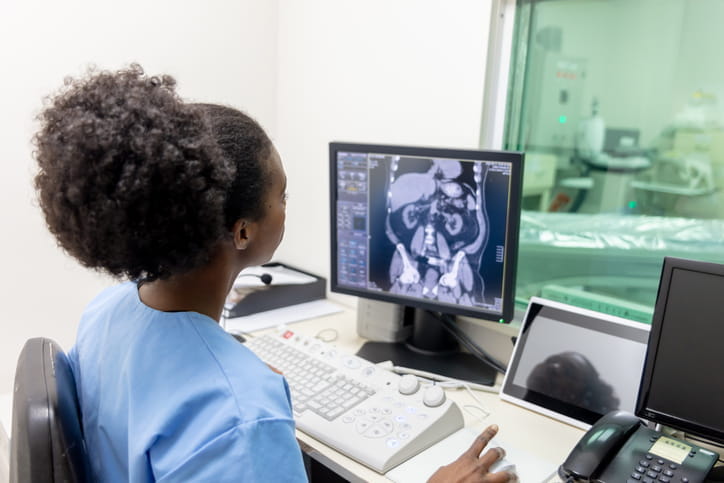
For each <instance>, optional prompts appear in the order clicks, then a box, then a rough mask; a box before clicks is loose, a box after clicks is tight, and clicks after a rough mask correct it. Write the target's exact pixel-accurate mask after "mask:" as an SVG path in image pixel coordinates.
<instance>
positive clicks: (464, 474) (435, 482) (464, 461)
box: [428, 424, 518, 483]
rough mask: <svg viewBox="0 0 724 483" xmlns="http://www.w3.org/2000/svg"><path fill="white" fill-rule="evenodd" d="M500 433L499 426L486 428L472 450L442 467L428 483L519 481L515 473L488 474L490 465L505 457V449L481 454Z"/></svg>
mask: <svg viewBox="0 0 724 483" xmlns="http://www.w3.org/2000/svg"><path fill="white" fill-rule="evenodd" d="M497 432H498V426H496V425H494V424H493V425H491V426H488V427H487V428H485V431H483V432H482V433H481V434H480V435H479V436H478V437H477V438H475V441H474V442H473V445H472V446H470V448H469V449H468V450H467V451H465V452H464V453H463V454H462V455H461V456H460V457H459V458H458V459H456V460H455V461H453V462H452V463H450V464H449V465H446V466H442V467H440V469H439V470H437V471H436V472H435V473H434V474H433V475H432V476H431V477H430V479H429V480H428V483H443V482H456V483H463V482H464V483H472V482H479V483H504V482H507V481H518V476H517V475H516V474H515V473H511V472H507V471H501V472H498V473H488V469H490V465H492V464H493V463H495V462H496V461H498V460H499V459H501V458H503V457H504V456H505V451H503V448H490V449H489V450H488V451H486V452H485V454H482V455H481V454H480V453H482V452H483V449H485V446H487V445H488V443H489V442H490V440H491V439H493V436H495V435H496V433H497Z"/></svg>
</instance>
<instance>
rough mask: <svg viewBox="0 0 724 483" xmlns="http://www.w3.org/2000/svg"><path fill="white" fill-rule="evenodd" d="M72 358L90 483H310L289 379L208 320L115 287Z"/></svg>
mask: <svg viewBox="0 0 724 483" xmlns="http://www.w3.org/2000/svg"><path fill="white" fill-rule="evenodd" d="M69 357H70V360H71V367H72V369H73V374H74V376H75V379H76V386H77V388H78V398H79V400H80V406H81V412H82V417H83V430H84V432H85V439H86V444H87V446H88V453H89V455H90V459H91V465H92V468H93V471H94V474H95V476H96V478H97V479H98V480H100V481H110V482H115V481H133V482H146V481H209V482H211V481H213V482H225V481H306V480H307V478H306V473H305V471H304V465H303V462H302V456H301V452H300V449H299V445H298V443H297V441H296V438H295V436H294V420H293V418H292V412H291V404H290V400H289V389H288V387H287V384H286V381H285V380H284V378H283V377H282V376H280V375H278V374H276V373H274V372H273V371H272V370H270V369H269V368H268V367H267V366H266V365H265V364H264V363H263V362H262V361H261V360H259V359H258V358H257V357H256V356H255V355H254V354H253V353H252V352H251V351H249V350H248V349H247V348H246V347H245V346H243V345H242V344H240V343H239V342H237V341H236V339H234V338H233V337H231V336H230V335H229V334H227V333H226V332H225V331H224V330H223V329H222V328H221V327H220V326H219V324H217V323H216V321H214V320H212V319H211V318H209V317H207V316H205V315H201V314H198V313H195V312H160V311H158V310H154V309H151V308H150V307H148V306H146V305H144V304H143V302H141V300H140V298H139V296H138V289H137V287H136V284H135V283H131V282H127V283H123V284H120V285H118V286H115V287H112V288H110V289H108V290H106V291H104V292H102V293H101V294H100V295H99V296H98V297H96V298H95V300H93V302H91V304H90V305H89V306H88V307H87V309H86V311H85V312H84V314H83V317H82V319H81V323H80V327H79V329H78V338H77V340H76V344H75V346H74V347H73V348H72V349H71V350H70V353H69Z"/></svg>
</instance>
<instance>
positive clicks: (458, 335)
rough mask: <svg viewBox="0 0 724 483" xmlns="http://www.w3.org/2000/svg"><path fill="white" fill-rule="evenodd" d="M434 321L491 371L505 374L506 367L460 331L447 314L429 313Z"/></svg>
mask: <svg viewBox="0 0 724 483" xmlns="http://www.w3.org/2000/svg"><path fill="white" fill-rule="evenodd" d="M430 314H432V315H433V316H434V318H435V319H436V320H438V321H439V322H440V323H441V324H442V326H443V328H444V329H445V330H447V331H448V332H449V333H450V334H451V335H452V336H453V337H455V339H457V341H458V342H459V343H460V344H461V345H462V346H463V347H465V348H466V349H467V350H468V351H469V352H470V353H471V354H473V355H474V356H475V357H477V358H478V359H480V360H481V361H483V362H484V363H486V364H488V365H490V366H491V367H492V368H493V369H495V370H496V371H498V372H500V373H501V374H505V372H506V371H507V366H506V365H505V364H503V363H502V362H500V361H499V360H497V359H496V358H495V357H493V356H492V355H490V354H489V353H488V352H487V351H486V350H485V349H483V348H482V347H480V346H479V345H478V344H476V343H475V342H474V341H473V340H472V339H471V338H470V336H468V335H467V334H466V333H465V332H463V330H462V329H460V327H459V326H458V325H457V324H456V323H455V321H454V320H452V318H451V317H450V316H449V315H447V314H441V313H436V312H430Z"/></svg>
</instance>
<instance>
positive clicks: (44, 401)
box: [10, 338, 90, 483]
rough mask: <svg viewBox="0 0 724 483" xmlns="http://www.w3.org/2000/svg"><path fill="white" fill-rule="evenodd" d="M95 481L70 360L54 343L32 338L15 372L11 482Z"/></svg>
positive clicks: (27, 343)
mask: <svg viewBox="0 0 724 483" xmlns="http://www.w3.org/2000/svg"><path fill="white" fill-rule="evenodd" d="M89 480H90V470H89V465H88V455H87V453H86V447H85V442H84V440H83V432H82V428H81V423H80V410H79V406H78V397H77V394H76V389H75V380H74V379H73V373H72V372H71V369H70V364H69V362H68V357H67V356H66V355H65V353H64V352H63V350H62V349H61V348H60V346H59V345H58V344H56V343H55V342H53V341H52V340H50V339H45V338H34V339H30V340H28V341H27V342H26V343H25V346H24V347H23V350H22V352H21V353H20V357H19V359H18V365H17V369H16V370H15V393H14V396H13V426H12V434H11V441H10V483H31V482H32V483H41V482H43V483H44V482H61V481H62V482H85V481H89Z"/></svg>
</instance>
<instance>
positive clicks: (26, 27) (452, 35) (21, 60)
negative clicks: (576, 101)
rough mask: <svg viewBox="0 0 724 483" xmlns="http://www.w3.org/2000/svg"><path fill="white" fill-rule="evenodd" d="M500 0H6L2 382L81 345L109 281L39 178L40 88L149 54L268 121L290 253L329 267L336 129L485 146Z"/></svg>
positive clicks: (0, 16) (0, 110)
mask: <svg viewBox="0 0 724 483" xmlns="http://www.w3.org/2000/svg"><path fill="white" fill-rule="evenodd" d="M489 10H490V0H483V1H481V0H454V1H450V2H442V1H439V0H396V1H394V2H390V1H388V0H367V1H362V0H358V1H352V0H304V1H301V0H274V1H272V0H237V1H235V2H230V1H225V0H207V1H205V2H192V1H174V0H154V1H147V2H144V1H141V0H127V1H125V2H110V1H93V0H83V1H81V0H65V1H63V2H54V1H52V0H47V1H41V0H10V1H8V0H4V2H3V4H2V6H1V7H0V66H2V67H1V68H2V73H3V74H2V76H0V160H1V161H2V162H3V166H2V168H3V176H1V177H0V212H1V213H2V221H3V225H4V228H3V232H2V233H3V235H2V239H0V264H1V266H2V267H3V271H4V276H3V277H2V278H1V279H0V280H1V281H0V294H2V299H1V300H0V320H1V321H2V322H0V324H2V325H1V326H0V327H1V328H0V331H1V332H0V334H1V336H0V393H2V392H7V391H9V390H10V388H11V387H12V378H13V372H14V367H15V361H16V359H17V355H18V353H19V351H20V348H21V347H22V344H23V343H24V341H25V340H26V339H27V338H29V337H33V336H38V335H43V336H48V337H52V338H54V339H56V340H57V341H58V342H60V343H61V344H62V345H63V346H64V347H65V348H69V347H70V346H71V345H72V343H73V340H74V337H75V330H76V327H77V321H78V317H79V314H80V313H81V311H82V309H83V307H84V305H85V304H86V303H87V302H88V301H89V300H90V299H91V298H92V297H93V295H94V294H95V293H96V292H97V291H98V290H99V289H100V288H101V287H103V286H104V285H107V284H109V283H111V281H110V280H108V279H105V278H102V277H100V276H98V275H95V274H93V273H90V272H88V271H87V270H85V269H82V268H80V267H78V266H77V264H76V263H75V262H74V261H73V260H72V259H70V258H68V257H66V256H65V255H63V254H62V253H61V252H60V250H59V249H57V248H56V247H55V244H54V242H53V239H52V238H51V236H50V235H49V234H48V233H47V231H46V229H45V227H44V225H43V221H42V219H41V216H40V213H39V210H38V208H37V207H36V206H35V205H34V203H33V198H34V193H33V190H32V187H31V183H32V175H33V170H34V163H33V161H32V157H31V146H30V142H29V140H30V138H31V135H32V132H33V129H34V124H33V116H34V115H35V113H37V112H38V110H39V109H40V107H41V98H42V96H44V95H45V94H47V93H49V92H51V91H53V90H54V89H56V88H57V87H58V86H59V85H60V84H61V82H62V79H63V77H64V76H66V75H69V74H71V75H77V74H79V73H82V72H83V69H84V66H86V65H87V64H88V63H89V62H94V63H96V64H97V65H99V66H100V67H103V68H109V69H115V68H118V67H121V66H123V65H125V64H127V63H128V62H130V61H134V60H135V61H139V62H141V64H142V65H143V66H144V67H145V68H146V70H147V71H148V72H150V73H168V74H171V75H174V76H175V77H176V78H177V80H178V82H179V92H180V93H181V95H182V96H184V97H187V98H190V99H194V100H204V101H210V102H223V103H227V104H230V105H233V106H236V107H239V108H241V109H243V110H245V111H247V112H249V113H250V114H251V115H253V116H254V117H256V118H257V119H258V120H259V121H260V122H261V123H262V125H264V126H265V127H266V128H267V130H268V131H269V133H270V135H271V137H272V138H273V140H274V141H275V143H276V144H277V146H278V148H279V151H280V152H281V154H282V157H283V159H284V162H285V167H286V170H287V174H288V177H289V186H290V188H289V191H290V194H291V198H290V201H289V205H288V206H289V208H288V217H287V220H288V222H287V232H286V237H285V241H284V242H283V244H282V246H281V247H280V249H279V251H278V253H277V257H276V259H277V260H280V261H285V262H288V263H291V264H294V265H297V266H300V267H302V268H306V269H308V270H311V271H314V272H316V273H320V274H322V275H325V276H327V275H328V272H329V229H328V223H329V220H328V216H329V214H328V166H327V165H328V159H327V158H328V154H327V144H328V142H329V141H331V140H345V141H360V142H363V141H365V142H378V143H406V144H424V145H436V146H455V147H467V148H473V147H477V145H478V137H479V133H480V116H481V103H482V97H483V87H484V86H483V79H484V64H485V52H486V43H487V33H488V26H489Z"/></svg>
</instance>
